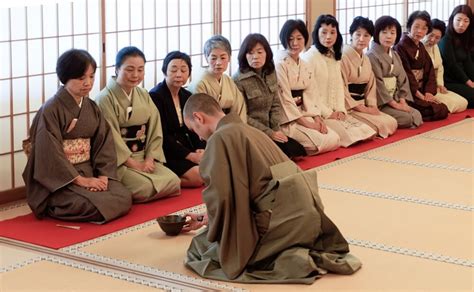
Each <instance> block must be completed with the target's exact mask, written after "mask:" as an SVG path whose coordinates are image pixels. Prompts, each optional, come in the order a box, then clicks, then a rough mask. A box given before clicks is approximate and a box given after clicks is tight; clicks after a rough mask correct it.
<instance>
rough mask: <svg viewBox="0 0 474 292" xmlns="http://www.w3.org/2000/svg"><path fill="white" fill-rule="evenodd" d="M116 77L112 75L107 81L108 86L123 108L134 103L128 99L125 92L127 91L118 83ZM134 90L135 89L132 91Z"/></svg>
mask: <svg viewBox="0 0 474 292" xmlns="http://www.w3.org/2000/svg"><path fill="white" fill-rule="evenodd" d="M116 79H117V78H116V77H114V76H113V77H111V78H110V79H109V81H108V82H107V88H108V89H109V90H110V91H112V93H113V94H114V96H116V97H117V102H118V103H119V104H120V106H122V108H125V109H126V108H127V107H130V106H131V105H132V102H131V101H130V100H128V97H127V95H126V94H125V91H123V89H122V87H120V85H119V84H118V83H117V81H116ZM132 92H134V91H132Z"/></svg>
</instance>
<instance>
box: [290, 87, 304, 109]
mask: <svg viewBox="0 0 474 292" xmlns="http://www.w3.org/2000/svg"><path fill="white" fill-rule="evenodd" d="M303 92H304V90H303V89H297V90H292V91H291V96H292V97H293V100H294V102H295V104H296V106H302V105H303Z"/></svg>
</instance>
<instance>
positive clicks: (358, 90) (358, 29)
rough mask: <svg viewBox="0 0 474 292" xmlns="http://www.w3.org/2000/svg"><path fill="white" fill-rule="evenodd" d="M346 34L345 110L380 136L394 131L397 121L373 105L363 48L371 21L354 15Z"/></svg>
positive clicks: (369, 35)
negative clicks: (347, 42)
mask: <svg viewBox="0 0 474 292" xmlns="http://www.w3.org/2000/svg"><path fill="white" fill-rule="evenodd" d="M349 33H350V35H351V44H350V46H345V47H344V50H343V52H342V59H341V69H342V79H343V81H344V85H345V86H344V92H345V96H346V109H347V111H348V112H349V113H350V114H351V115H352V116H354V117H355V118H356V119H358V120H361V121H363V122H364V123H366V124H367V125H369V126H371V127H372V129H374V130H375V131H377V134H378V135H379V136H380V137H382V138H387V137H388V136H389V135H392V134H393V133H394V132H395V131H396V130H397V120H395V119H394V118H392V117H391V116H389V115H387V114H386V113H383V112H381V111H380V110H379V108H378V107H377V91H376V87H375V77H374V72H372V66H371V65H370V60H369V58H368V57H367V56H366V55H365V54H364V50H365V49H366V48H367V47H368V46H369V42H370V39H371V38H372V36H373V35H374V24H373V23H372V21H370V20H369V19H368V18H365V17H362V16H358V17H356V18H354V21H353V22H352V24H351V26H350V28H349Z"/></svg>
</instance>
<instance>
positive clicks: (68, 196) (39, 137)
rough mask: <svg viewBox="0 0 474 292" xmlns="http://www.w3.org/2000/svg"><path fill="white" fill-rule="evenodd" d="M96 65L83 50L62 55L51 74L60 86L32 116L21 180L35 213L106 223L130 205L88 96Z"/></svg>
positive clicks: (104, 126) (110, 144)
mask: <svg viewBox="0 0 474 292" xmlns="http://www.w3.org/2000/svg"><path fill="white" fill-rule="evenodd" d="M96 68H97V65H96V62H95V61H94V59H93V58H92V56H91V55H90V54H89V53H88V52H86V51H83V50H76V49H72V50H69V51H67V52H65V53H64V54H62V55H61V56H60V57H59V59H58V62H57V66H56V73H57V75H58V77H59V80H60V81H61V83H62V84H64V86H62V87H60V88H59V90H58V92H57V93H56V95H55V96H53V97H52V98H51V99H49V100H48V101H47V102H46V103H45V104H44V105H43V106H42V107H41V108H40V110H39V111H38V113H37V114H36V116H35V118H34V120H33V124H32V126H31V129H30V140H31V145H32V148H31V153H30V154H29V159H28V163H27V165H26V168H25V171H24V172H23V179H24V180H25V184H26V193H27V201H28V204H29V206H30V207H31V209H32V210H33V213H34V214H35V215H36V216H37V217H38V218H42V217H44V216H50V217H53V218H57V219H61V220H71V221H94V222H106V221H110V220H112V219H114V218H117V217H119V216H121V215H124V214H126V213H127V212H128V210H129V209H130V206H131V204H132V197H131V193H130V191H128V190H127V188H125V186H123V185H122V184H121V183H120V182H119V181H117V173H116V169H117V168H116V163H117V161H116V154H115V148H114V142H113V139H112V133H111V132H110V128H109V126H108V124H107V122H106V121H105V119H104V117H103V116H102V114H101V112H100V110H99V108H98V107H97V105H96V104H95V103H94V102H93V101H92V100H90V99H89V97H88V94H89V92H90V91H91V89H92V86H93V84H94V74H95V70H96Z"/></svg>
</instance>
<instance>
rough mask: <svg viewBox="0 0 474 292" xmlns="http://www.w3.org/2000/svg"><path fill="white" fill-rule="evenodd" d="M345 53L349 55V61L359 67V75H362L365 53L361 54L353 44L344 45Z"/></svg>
mask: <svg viewBox="0 0 474 292" xmlns="http://www.w3.org/2000/svg"><path fill="white" fill-rule="evenodd" d="M343 52H344V54H345V55H347V57H349V62H351V63H352V64H353V65H354V67H357V77H360V74H361V73H362V68H363V66H364V57H365V56H364V55H362V56H361V55H359V53H358V52H357V51H356V50H355V49H354V48H353V47H352V46H349V45H347V46H344V51H343Z"/></svg>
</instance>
